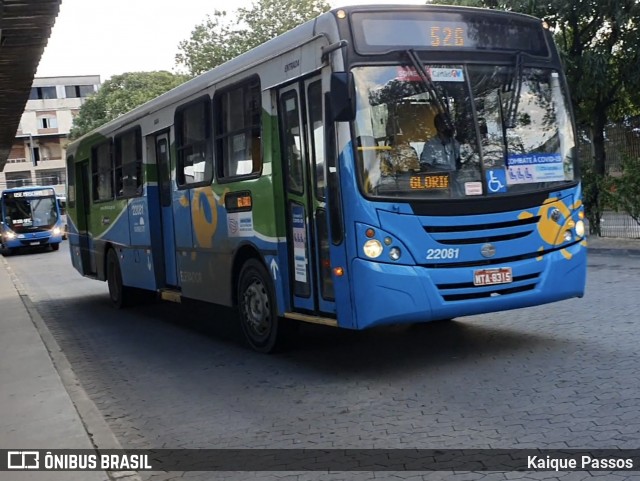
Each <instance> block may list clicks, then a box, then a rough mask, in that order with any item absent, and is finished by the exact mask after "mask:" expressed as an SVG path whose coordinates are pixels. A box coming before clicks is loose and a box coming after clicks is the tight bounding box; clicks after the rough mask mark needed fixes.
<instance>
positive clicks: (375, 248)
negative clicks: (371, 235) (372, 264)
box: [362, 239, 382, 259]
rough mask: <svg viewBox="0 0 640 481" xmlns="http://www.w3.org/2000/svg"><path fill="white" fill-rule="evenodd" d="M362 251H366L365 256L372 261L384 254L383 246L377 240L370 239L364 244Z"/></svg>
mask: <svg viewBox="0 0 640 481" xmlns="http://www.w3.org/2000/svg"><path fill="white" fill-rule="evenodd" d="M362 250H363V251H364V255H366V256H367V257H370V258H371V259H375V258H376V257H380V254H382V244H381V243H380V241H379V240H377V239H369V240H368V241H367V242H365V243H364V247H363V248H362Z"/></svg>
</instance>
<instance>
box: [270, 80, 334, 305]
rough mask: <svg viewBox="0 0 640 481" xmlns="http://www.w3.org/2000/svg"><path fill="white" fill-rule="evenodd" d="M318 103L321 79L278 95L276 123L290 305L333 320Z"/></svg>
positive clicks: (319, 101)
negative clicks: (280, 152)
mask: <svg viewBox="0 0 640 481" xmlns="http://www.w3.org/2000/svg"><path fill="white" fill-rule="evenodd" d="M322 99H323V96H322V83H321V78H320V77H314V78H311V79H308V80H306V81H304V82H301V83H299V84H296V85H292V86H289V87H286V88H284V89H281V90H280V92H279V118H280V132H281V143H282V145H281V146H282V155H283V169H284V172H285V175H284V181H285V191H286V201H287V204H286V209H287V237H288V252H289V266H290V269H289V271H290V272H289V279H290V290H291V296H292V305H293V307H294V308H295V309H296V310H303V311H308V313H310V314H314V315H318V316H329V317H334V316H335V312H336V309H335V301H334V296H333V281H332V277H331V263H330V259H329V239H328V237H329V236H328V211H327V209H326V200H325V188H324V179H325V162H324V123H323V111H322V105H323V102H322Z"/></svg>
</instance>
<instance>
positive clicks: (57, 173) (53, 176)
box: [36, 169, 66, 185]
mask: <svg viewBox="0 0 640 481" xmlns="http://www.w3.org/2000/svg"><path fill="white" fill-rule="evenodd" d="M36 181H37V184H38V185H64V184H65V181H66V172H65V170H64V169H51V170H38V171H36Z"/></svg>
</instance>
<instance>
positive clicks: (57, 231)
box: [51, 227, 62, 235]
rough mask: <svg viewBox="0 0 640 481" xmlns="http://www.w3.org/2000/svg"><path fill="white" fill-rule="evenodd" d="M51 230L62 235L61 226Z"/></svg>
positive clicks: (54, 233)
mask: <svg viewBox="0 0 640 481" xmlns="http://www.w3.org/2000/svg"><path fill="white" fill-rule="evenodd" d="M51 232H53V235H60V232H62V231H61V230H60V227H54V228H53V230H52V231H51Z"/></svg>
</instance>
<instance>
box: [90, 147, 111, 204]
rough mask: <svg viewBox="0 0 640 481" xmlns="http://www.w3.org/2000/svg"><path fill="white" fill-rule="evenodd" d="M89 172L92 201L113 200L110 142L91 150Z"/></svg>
mask: <svg viewBox="0 0 640 481" xmlns="http://www.w3.org/2000/svg"><path fill="white" fill-rule="evenodd" d="M91 171H92V177H93V200H94V201H105V200H111V199H113V163H112V162H111V144H110V142H104V143H102V144H100V145H99V146H97V147H94V148H93V149H92V150H91Z"/></svg>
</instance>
